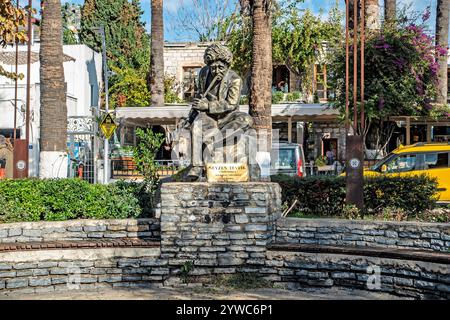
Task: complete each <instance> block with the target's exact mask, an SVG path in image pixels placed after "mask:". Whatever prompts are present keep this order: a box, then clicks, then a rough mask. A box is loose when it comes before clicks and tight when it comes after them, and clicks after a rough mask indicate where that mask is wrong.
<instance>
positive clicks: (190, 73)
mask: <svg viewBox="0 0 450 320" xmlns="http://www.w3.org/2000/svg"><path fill="white" fill-rule="evenodd" d="M200 69H201V68H200V67H184V68H183V99H184V100H186V101H192V99H193V98H194V94H195V92H194V84H195V79H197V77H198V73H199V72H200Z"/></svg>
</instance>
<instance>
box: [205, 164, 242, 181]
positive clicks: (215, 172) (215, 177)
mask: <svg viewBox="0 0 450 320" xmlns="http://www.w3.org/2000/svg"><path fill="white" fill-rule="evenodd" d="M206 177H207V178H208V182H248V180H249V179H248V165H247V164H246V163H210V164H207V165H206Z"/></svg>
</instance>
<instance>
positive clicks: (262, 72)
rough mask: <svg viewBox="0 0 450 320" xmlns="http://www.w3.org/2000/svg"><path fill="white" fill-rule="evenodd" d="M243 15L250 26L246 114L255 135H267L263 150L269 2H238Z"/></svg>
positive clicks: (268, 124) (268, 101)
mask: <svg viewBox="0 0 450 320" xmlns="http://www.w3.org/2000/svg"><path fill="white" fill-rule="evenodd" d="M240 3H241V8H242V9H243V11H244V14H250V15H251V17H252V25H253V48H252V67H251V84H250V99H249V114H250V115H251V116H252V117H253V119H254V121H255V123H254V127H255V129H256V130H257V131H258V132H259V133H262V132H264V131H266V132H267V142H266V143H267V148H268V151H270V149H271V146H272V114H271V110H272V72H273V67H272V6H273V3H272V0H240Z"/></svg>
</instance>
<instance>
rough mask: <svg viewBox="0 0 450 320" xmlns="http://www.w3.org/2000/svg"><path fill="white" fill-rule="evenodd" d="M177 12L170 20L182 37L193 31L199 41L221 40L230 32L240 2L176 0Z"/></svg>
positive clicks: (173, 27) (228, 0)
mask: <svg viewBox="0 0 450 320" xmlns="http://www.w3.org/2000/svg"><path fill="white" fill-rule="evenodd" d="M174 1H176V3H177V12H176V15H174V17H173V19H171V20H170V21H169V23H170V24H171V26H170V27H171V29H173V30H175V32H176V33H177V34H178V36H180V37H183V36H184V37H186V32H192V33H193V34H195V35H196V36H197V37H198V40H199V41H221V40H224V37H225V36H226V35H227V34H228V33H229V32H230V27H231V24H230V22H231V20H229V19H228V18H229V17H230V16H232V15H234V14H235V13H236V12H237V8H238V4H236V2H235V1H232V0H187V1H186V0H174Z"/></svg>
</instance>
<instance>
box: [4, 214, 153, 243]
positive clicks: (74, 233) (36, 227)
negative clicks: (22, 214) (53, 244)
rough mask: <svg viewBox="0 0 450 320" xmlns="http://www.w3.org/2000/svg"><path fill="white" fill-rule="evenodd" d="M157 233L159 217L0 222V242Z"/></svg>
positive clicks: (67, 239)
mask: <svg viewBox="0 0 450 320" xmlns="http://www.w3.org/2000/svg"><path fill="white" fill-rule="evenodd" d="M159 236H160V224H159V219H154V218H150V219H123V220H71V221H40V222H19V223H7V224H0V243H14V242H43V241H55V240H57V241H79V240H89V239H119V238H142V239H146V238H148V239H156V238H159Z"/></svg>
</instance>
